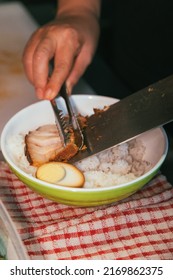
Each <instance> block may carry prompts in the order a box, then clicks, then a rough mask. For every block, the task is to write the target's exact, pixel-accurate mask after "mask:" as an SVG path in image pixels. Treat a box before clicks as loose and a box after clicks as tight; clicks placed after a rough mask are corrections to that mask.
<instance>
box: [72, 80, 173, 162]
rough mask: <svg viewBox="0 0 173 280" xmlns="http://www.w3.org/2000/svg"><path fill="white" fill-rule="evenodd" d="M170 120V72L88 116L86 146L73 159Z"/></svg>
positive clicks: (172, 110) (172, 85)
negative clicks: (167, 75)
mask: <svg viewBox="0 0 173 280" xmlns="http://www.w3.org/2000/svg"><path fill="white" fill-rule="evenodd" d="M172 120H173V75H171V76H169V77H167V78H165V79H163V80H160V81H158V82H156V83H154V84H152V85H150V86H148V87H146V88H144V89H142V90H140V91H138V92H136V93H133V94H132V95H130V96H128V97H126V98H124V99H122V100H120V101H119V102H117V103H115V104H113V105H111V106H110V107H109V109H107V110H106V111H103V112H102V113H99V114H93V115H91V116H90V117H89V118H88V123H87V127H86V128H85V130H84V132H83V133H84V138H85V144H86V146H87V149H86V150H85V151H79V152H78V154H77V155H75V156H74V157H73V158H72V159H71V162H72V163H75V162H78V161H80V160H82V159H84V158H87V157H90V156H92V155H94V154H97V153H99V152H101V151H104V150H107V149H109V148H111V147H113V146H115V145H118V144H120V143H123V142H126V141H127V140H130V139H132V138H134V137H136V136H138V135H140V134H142V133H144V132H146V131H148V130H151V129H153V128H156V127H159V126H163V125H164V124H166V123H169V122H171V121H172Z"/></svg>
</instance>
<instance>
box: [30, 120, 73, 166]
mask: <svg viewBox="0 0 173 280" xmlns="http://www.w3.org/2000/svg"><path fill="white" fill-rule="evenodd" d="M69 135H70V136H69V142H68V143H67V145H66V146H65V147H64V145H63V144H62V142H61V139H60V135H59V132H58V130H57V127H56V125H54V124H48V125H43V126H41V127H39V128H37V129H36V130H33V131H30V132H29V133H28V134H27V135H26V136H25V155H26V157H27V159H28V161H29V162H30V164H31V165H33V166H36V167H38V166H40V165H42V164H44V163H46V162H50V161H68V160H69V159H70V158H71V157H73V156H74V155H75V154H76V153H77V152H78V147H77V146H76V145H75V143H74V135H73V131H70V132H69Z"/></svg>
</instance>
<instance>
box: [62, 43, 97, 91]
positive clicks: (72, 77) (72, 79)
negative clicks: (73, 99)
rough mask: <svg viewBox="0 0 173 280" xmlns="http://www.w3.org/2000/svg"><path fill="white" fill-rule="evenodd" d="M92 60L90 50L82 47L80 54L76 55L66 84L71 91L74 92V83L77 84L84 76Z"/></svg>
mask: <svg viewBox="0 0 173 280" xmlns="http://www.w3.org/2000/svg"><path fill="white" fill-rule="evenodd" d="M91 61H92V56H91V55H89V52H88V50H86V48H85V49H82V50H81V52H80V53H79V55H78V56H77V57H76V59H75V62H74V65H73V68H72V70H71V72H70V74H69V76H68V78H67V81H66V86H67V89H68V92H69V93H71V92H72V89H73V87H74V85H76V84H77V82H78V81H79V79H80V78H81V77H82V75H83V74H84V72H85V70H86V68H87V67H88V65H89V64H90V63H91Z"/></svg>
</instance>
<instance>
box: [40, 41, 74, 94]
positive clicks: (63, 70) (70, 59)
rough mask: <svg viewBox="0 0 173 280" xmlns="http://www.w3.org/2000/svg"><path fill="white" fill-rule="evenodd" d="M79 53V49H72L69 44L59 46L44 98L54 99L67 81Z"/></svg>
mask: <svg viewBox="0 0 173 280" xmlns="http://www.w3.org/2000/svg"><path fill="white" fill-rule="evenodd" d="M77 53H78V49H75V50H74V49H73V50H72V49H71V47H69V46H65V47H64V46H63V48H58V49H57V51H56V55H55V58H54V60H55V62H54V64H55V65H54V69H53V73H52V75H51V77H50V80H49V82H48V84H47V86H46V91H45V94H44V98H46V99H53V98H54V97H55V96H56V95H57V93H58V92H59V90H60V89H61V87H62V84H63V83H64V81H66V79H67V77H68V75H69V73H70V71H71V69H72V67H73V64H74V60H75V58H76V55H77Z"/></svg>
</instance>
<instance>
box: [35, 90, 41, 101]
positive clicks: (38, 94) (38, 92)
mask: <svg viewBox="0 0 173 280" xmlns="http://www.w3.org/2000/svg"><path fill="white" fill-rule="evenodd" d="M35 90H36V94H37V97H38V99H43V90H42V89H41V88H36V89H35Z"/></svg>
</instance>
